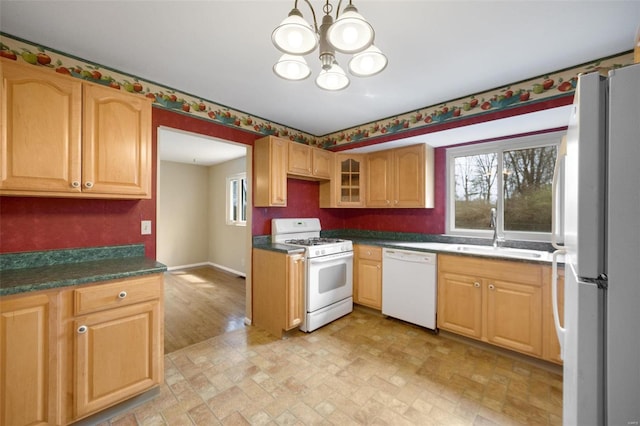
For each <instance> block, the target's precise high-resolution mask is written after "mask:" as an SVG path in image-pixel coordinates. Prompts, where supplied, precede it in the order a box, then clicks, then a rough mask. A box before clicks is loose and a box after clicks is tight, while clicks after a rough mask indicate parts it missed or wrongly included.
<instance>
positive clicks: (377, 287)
mask: <svg viewBox="0 0 640 426" xmlns="http://www.w3.org/2000/svg"><path fill="white" fill-rule="evenodd" d="M353 251H354V263H355V268H354V270H355V274H354V280H353V284H354V286H353V288H354V291H353V293H354V302H355V303H358V304H360V305H365V306H369V307H370V308H374V309H382V247H376V246H366V245H360V244H356V245H354V247H353Z"/></svg>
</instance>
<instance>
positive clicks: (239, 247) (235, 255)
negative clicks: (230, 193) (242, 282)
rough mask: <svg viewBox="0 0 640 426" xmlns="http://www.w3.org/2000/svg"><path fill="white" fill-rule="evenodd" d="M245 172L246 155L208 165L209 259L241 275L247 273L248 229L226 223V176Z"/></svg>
mask: <svg viewBox="0 0 640 426" xmlns="http://www.w3.org/2000/svg"><path fill="white" fill-rule="evenodd" d="M246 171H247V167H246V158H245V157H242V158H238V159H235V160H231V161H226V162H224V163H221V164H216V165H215V166H211V167H209V213H210V214H209V235H208V237H209V261H210V262H211V263H213V264H214V265H216V266H218V267H221V268H223V269H227V270H230V271H232V272H235V273H238V274H240V275H246V270H247V268H246V265H247V263H248V259H246V253H247V238H246V234H247V232H249V230H248V229H247V227H246V226H235V225H227V221H226V198H227V177H229V176H232V175H235V174H238V173H243V172H246Z"/></svg>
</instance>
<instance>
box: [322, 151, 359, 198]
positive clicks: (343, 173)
mask: <svg viewBox="0 0 640 426" xmlns="http://www.w3.org/2000/svg"><path fill="white" fill-rule="evenodd" d="M334 170H335V172H334V176H333V179H331V181H329V182H321V183H320V207H323V208H325V207H364V206H365V203H364V201H365V199H364V183H365V182H364V179H365V171H364V170H365V154H340V153H339V154H336V155H335V169H334Z"/></svg>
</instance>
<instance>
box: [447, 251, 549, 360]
mask: <svg viewBox="0 0 640 426" xmlns="http://www.w3.org/2000/svg"><path fill="white" fill-rule="evenodd" d="M544 272H545V268H544V267H543V266H542V265H538V264H532V263H524V262H512V261H504V260H492V259H483V258H474V257H466V256H451V255H440V256H438V327H439V328H441V329H443V330H448V331H451V332H454V333H458V334H462V335H465V336H468V337H472V338H475V339H480V340H483V341H485V342H488V343H491V344H495V345H498V346H502V347H505V348H508V349H512V350H515V351H518V352H522V353H525V354H527V355H532V356H535V357H539V358H541V357H542V356H543V351H542V288H543V278H544V277H543V275H544Z"/></svg>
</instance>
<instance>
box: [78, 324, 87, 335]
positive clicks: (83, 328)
mask: <svg viewBox="0 0 640 426" xmlns="http://www.w3.org/2000/svg"><path fill="white" fill-rule="evenodd" d="M88 329H89V327H87V326H86V325H81V326H80V327H78V334H84V333H86V332H87V330H88Z"/></svg>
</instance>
